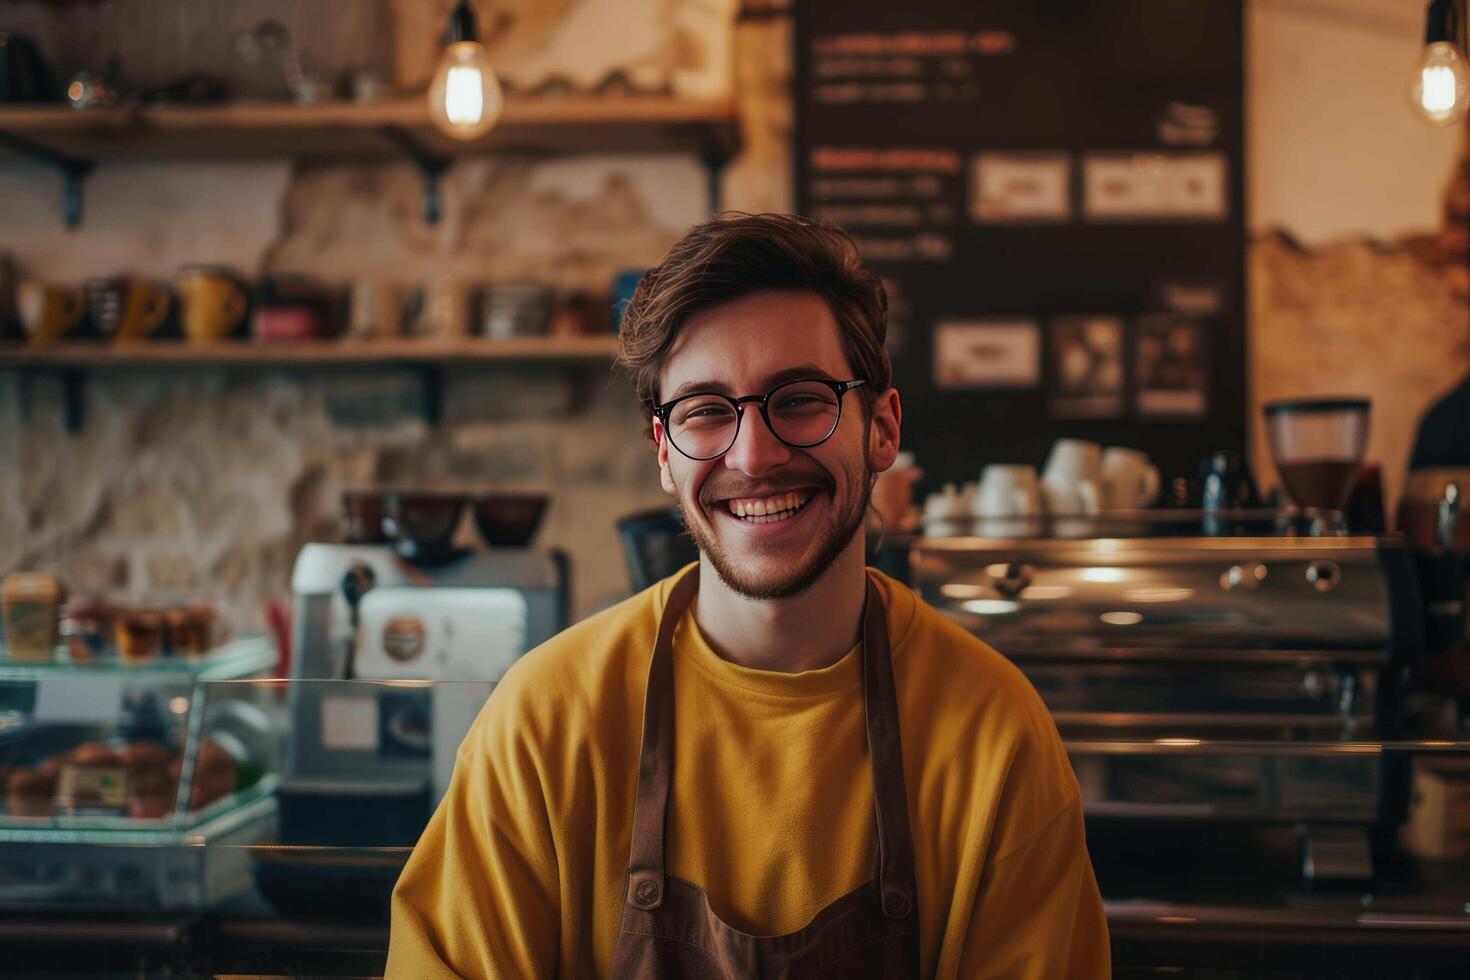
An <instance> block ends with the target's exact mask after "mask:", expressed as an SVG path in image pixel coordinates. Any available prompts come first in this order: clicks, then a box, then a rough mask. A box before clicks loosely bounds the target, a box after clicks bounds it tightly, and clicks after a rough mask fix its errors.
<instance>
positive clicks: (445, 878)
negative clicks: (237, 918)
mask: <svg viewBox="0 0 1470 980" xmlns="http://www.w3.org/2000/svg"><path fill="white" fill-rule="evenodd" d="M869 574H870V575H871V576H873V577H874V579H875V580H876V581H877V583H878V585H879V588H880V590H881V591H882V592H883V593H884V595H885V598H886V599H887V606H888V629H889V637H890V644H891V647H892V651H893V654H892V655H893V670H894V682H895V686H896V688H897V693H898V700H899V727H900V734H901V738H902V743H903V756H904V777H905V781H906V784H907V789H908V805H909V819H910V822H911V824H912V828H913V837H914V851H915V861H916V864H917V879H918V888H919V922H920V927H921V931H922V936H921V946H920V949H921V954H920V955H921V960H922V962H921V970H922V972H923V975H924V976H926V977H927V976H937V977H945V978H948V977H967V978H968V977H1018V978H1037V980H1040V978H1053V977H1069V978H1070V977H1106V976H1108V975H1109V960H1108V935H1107V924H1106V920H1105V919H1104V916H1103V909H1102V902H1101V900H1100V899H1099V897H1098V891H1097V883H1096V881H1095V879H1094V878H1093V874H1092V865H1091V863H1090V862H1089V860H1088V857H1087V848H1086V843H1085V840H1084V835H1083V824H1082V811H1081V804H1080V801H1079V796H1078V790H1077V782H1076V779H1075V778H1074V776H1073V774H1072V770H1071V767H1070V765H1069V764H1068V762H1067V756H1066V754H1065V751H1064V750H1063V748H1062V745H1061V741H1060V739H1059V738H1058V736H1057V732H1056V728H1055V726H1054V725H1053V724H1052V721H1051V717H1050V716H1049V715H1048V713H1047V711H1046V708H1045V706H1044V705H1043V704H1042V703H1041V700H1040V698H1039V697H1037V695H1036V693H1035V691H1034V690H1033V689H1032V688H1031V686H1030V684H1029V683H1028V682H1027V681H1026V679H1025V678H1024V677H1023V676H1022V675H1021V674H1020V672H1019V671H1018V670H1016V668H1015V667H1014V666H1012V665H1011V664H1010V663H1009V662H1008V661H1007V660H1006V659H1005V658H1004V657H1002V656H1000V655H999V654H997V653H996V652H995V651H994V650H992V649H990V648H989V647H987V646H986V645H985V644H983V643H981V642H980V641H979V640H977V639H975V638H974V637H973V636H971V635H970V634H968V633H966V632H965V631H964V630H962V629H961V628H960V627H958V626H956V625H954V624H953V623H951V622H949V621H948V620H946V619H944V618H943V617H942V616H940V614H939V613H937V612H936V611H935V610H934V609H933V608H932V607H930V606H928V605H927V604H925V603H924V602H923V601H922V600H920V599H919V598H918V597H917V596H916V595H915V594H914V593H913V592H912V591H911V590H909V589H908V588H906V587H905V586H903V585H901V584H899V583H897V582H895V581H893V580H892V579H890V578H888V577H886V576H884V575H882V574H881V573H879V572H877V571H875V570H871V569H870V570H869ZM672 581H673V579H665V580H664V581H662V582H660V583H658V584H656V585H654V586H653V587H652V588H650V589H648V590H646V591H644V592H642V593H640V594H638V595H636V596H634V597H632V598H631V599H628V600H627V601H625V602H623V603H621V604H619V605H617V606H615V607H613V608H611V609H609V610H606V611H605V612H602V613H599V614H598V615H596V616H593V617H591V618H590V619H587V620H584V621H583V622H581V623H579V624H577V625H576V626H573V627H571V628H570V629H568V630H566V631H564V632H563V633H561V634H560V635H558V636H556V637H555V638H553V639H551V640H549V641H548V642H546V643H545V644H543V645H542V646H540V647H538V648H537V649H535V650H533V651H531V652H530V653H528V654H526V656H525V657H523V658H522V659H521V660H519V661H518V662H517V663H516V665H515V666H514V667H512V668H511V670H510V671H509V672H508V673H507V674H506V675H505V678H504V679H503V680H502V681H501V683H500V684H499V685H498V686H497V687H496V689H495V691H494V692H493V693H492V694H491V696H490V699H489V700H488V702H487V703H486V705H485V708H484V710H483V711H482V712H481V713H480V716H479V718H478V719H477V720H476V722H475V724H474V726H473V727H472V728H471V729H470V732H469V734H468V735H467V736H466V737H465V740H464V743H463V744H462V745H461V746H460V749H459V757H458V762H457V764H456V767H455V770H454V776H453V778H452V780H451V782H450V787H449V791H448V793H447V794H446V795H445V797H444V800H443V802H441V803H440V805H439V808H438V810H437V811H436V812H435V813H434V816H433V818H432V819H431V820H430V822H429V825H428V826H427V827H426V828H425V830H424V833H423V836H422V837H421V838H420V840H419V842H418V846H417V847H416V848H415V849H414V852H413V855H412V856H411V857H410V859H409V861H408V865H407V866H406V867H405V868H404V870H403V874H402V876H401V877H400V878H399V880H398V885H397V887H396V888H395V890H394V893H393V925H392V938H391V941H390V945H389V950H388V976H389V977H403V978H415V980H419V978H430V977H451V976H456V975H457V976H463V977H515V978H520V977H558V976H559V977H603V976H606V975H607V971H608V969H609V965H610V963H611V961H612V951H613V944H614V942H615V940H616V937H617V929H618V921H619V918H620V916H621V910H622V904H621V903H622V896H623V887H624V881H625V877H624V875H625V871H626V868H627V863H628V846H629V840H630V837H631V825H632V818H633V796H634V790H635V784H636V777H637V770H638V751H639V739H640V734H641V730H642V722H643V695H644V687H645V684H646V681H647V676H648V662H649V656H650V653H651V650H652V644H653V639H654V634H655V632H656V629H657V624H658V617H659V615H660V613H661V612H662V610H663V606H664V602H665V599H666V598H667V595H668V591H669V587H670V585H671V583H672ZM674 650H675V654H676V656H675V663H674V705H675V708H674V715H675V719H676V733H675V742H674V782H673V788H672V791H671V797H670V801H669V814H668V824H669V825H668V869H669V873H670V874H673V875H677V876H678V877H680V878H684V879H687V880H689V881H692V882H694V883H695V884H697V885H699V886H700V887H702V888H703V889H704V890H705V891H706V892H707V893H708V895H709V899H710V903H711V905H712V906H713V908H714V910H715V912H716V913H717V914H718V915H719V916H720V917H721V918H722V919H724V920H725V921H726V922H727V923H729V924H730V925H732V926H735V927H736V928H738V929H741V930H743V931H745V932H749V933H754V934H757V935H775V934H780V933H785V932H790V931H793V930H796V929H798V928H800V927H801V926H803V925H805V924H806V923H807V922H808V921H809V920H810V919H811V918H812V917H813V916H814V915H815V914H816V913H817V912H818V911H819V910H820V909H821V908H823V907H824V906H825V905H827V904H828V903H830V902H832V901H833V900H835V899H836V898H838V897H840V896H841V895H843V894H845V893H846V892H848V891H850V890H851V889H853V888H855V887H856V886H857V885H859V884H861V883H862V882H863V881H865V880H867V879H868V878H871V877H872V875H873V868H874V853H875V851H874V849H875V847H876V842H875V840H874V837H875V831H874V825H873V799H872V775H871V773H870V771H869V768H868V752H867V742H866V736H865V732H864V722H863V702H862V690H863V687H862V673H861V661H860V659H859V656H860V654H859V648H858V647H856V646H855V647H854V648H853V649H852V650H851V651H849V652H848V653H847V654H846V655H845V656H844V657H843V658H842V659H841V660H839V661H838V662H837V663H835V664H833V665H832V666H830V667H826V668H824V669H821V670H813V671H807V672H805V673H799V674H786V673H778V672H771V671H762V670H754V669H750V668H746V667H741V666H739V665H736V664H733V663H730V662H729V661H726V660H724V659H722V658H720V657H719V656H718V655H717V654H716V653H715V652H714V651H713V650H712V649H711V648H710V647H709V645H708V644H707V643H706V642H705V640H704V638H703V637H702V636H701V635H700V632H699V629H698V626H697V625H696V624H695V622H694V619H693V617H692V616H691V615H686V616H685V617H684V619H683V621H682V622H681V624H680V625H679V628H678V629H677V631H676V632H675V636H674Z"/></svg>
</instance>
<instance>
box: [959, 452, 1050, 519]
mask: <svg viewBox="0 0 1470 980" xmlns="http://www.w3.org/2000/svg"><path fill="white" fill-rule="evenodd" d="M974 507H975V515H976V516H977V517H1035V516H1037V515H1038V514H1040V513H1041V488H1040V485H1039V483H1038V481H1037V479H1036V469H1035V468H1034V467H1031V466H1026V465H1024V464H1002V463H992V464H991V465H989V466H987V467H985V470H984V472H983V473H981V474H980V487H979V489H978V490H977V491H976V492H975V502H974Z"/></svg>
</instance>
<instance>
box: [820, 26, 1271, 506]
mask: <svg viewBox="0 0 1470 980" xmlns="http://www.w3.org/2000/svg"><path fill="white" fill-rule="evenodd" d="M1241 8H1242V4H1241V3H1240V2H1239V0H1190V2H1188V3H1181V2H1179V0H1055V2H1045V3H1043V2H1037V0H986V2H982V3H969V4H964V3H954V2H952V0H906V2H904V3H900V4H895V3H888V2H881V3H880V2H877V0H804V2H801V3H797V4H794V11H795V23H796V31H795V44H796V93H795V96H796V98H795V101H796V132H795V146H796V153H795V155H796V183H797V206H798V210H800V211H801V212H802V213H803V214H806V215H810V216H812V217H816V218H823V219H827V220H830V221H833V222H835V223H836V224H838V225H840V226H841V227H842V228H844V229H845V230H846V231H847V232H848V233H849V234H851V235H852V236H853V238H854V239H855V240H856V241H857V243H858V247H859V248H860V250H861V251H862V254H863V257H864V259H865V260H866V262H867V263H868V264H869V266H870V267H872V268H873V269H874V271H876V272H877V273H878V274H879V275H880V276H882V277H883V279H884V282H885V285H886V286H887V288H888V293H889V306H890V326H889V330H890V338H889V351H890V354H891V355H892V358H893V366H894V375H895V379H894V380H895V384H896V385H897V387H898V389H899V392H900V394H901V396H902V399H903V405H904V435H903V438H904V443H905V445H906V447H907V448H909V449H912V450H913V451H914V452H915V453H916V454H917V456H918V461H919V465H920V466H922V467H923V468H924V470H925V473H926V480H925V483H926V485H931V486H932V485H937V484H939V483H943V482H948V481H962V480H974V479H976V478H977V476H978V474H979V472H980V469H981V467H982V466H983V465H985V464H987V463H991V462H1030V463H1034V464H1038V465H1039V464H1040V463H1041V462H1042V461H1043V459H1044V457H1045V454H1046V451H1047V449H1048V447H1049V446H1050V444H1051V442H1052V441H1053V440H1054V439H1056V438H1058V437H1060V436H1072V437H1076V438H1084V439H1093V440H1096V441H1099V442H1102V443H1104V444H1105V445H1123V446H1133V447H1136V448H1138V449H1142V450H1144V451H1145V452H1147V453H1149V454H1150V455H1151V456H1153V457H1154V459H1155V461H1156V462H1157V463H1158V464H1159V466H1160V468H1161V469H1162V471H1163V473H1164V475H1165V477H1171V476H1178V475H1193V474H1194V472H1195V470H1196V467H1197V466H1198V464H1199V462H1200V460H1201V459H1202V458H1203V457H1204V456H1205V455H1206V454H1207V453H1208V452H1210V451H1212V450H1215V449H1231V450H1235V451H1237V452H1241V451H1243V450H1244V445H1245V432H1246V419H1245V405H1246V401H1245V384H1246V378H1245V323H1244V315H1245V227H1244V214H1243V206H1244V187H1245V175H1244V172H1243V171H1244V154H1243V122H1244V120H1243V116H1244V108H1243V95H1242V92H1243V23H1242V12H1241Z"/></svg>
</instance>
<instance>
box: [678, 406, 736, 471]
mask: <svg viewBox="0 0 1470 980" xmlns="http://www.w3.org/2000/svg"><path fill="white" fill-rule="evenodd" d="M668 425H669V438H670V439H672V440H673V442H674V446H675V448H677V449H678V450H679V452H681V453H683V454H684V455H686V456H692V457H694V458H696V459H707V458H709V457H711V456H718V455H719V454H720V453H722V452H724V451H725V450H726V449H729V448H730V444H731V443H733V442H734V441H735V430H736V429H737V428H738V427H739V425H740V417H739V415H737V414H736V412H735V406H734V405H731V404H730V403H729V402H728V401H726V400H725V399H723V398H721V397H720V396H718V395H690V396H689V397H688V398H681V399H679V400H678V401H677V402H675V403H674V406H673V407H672V408H670V409H669V423H668Z"/></svg>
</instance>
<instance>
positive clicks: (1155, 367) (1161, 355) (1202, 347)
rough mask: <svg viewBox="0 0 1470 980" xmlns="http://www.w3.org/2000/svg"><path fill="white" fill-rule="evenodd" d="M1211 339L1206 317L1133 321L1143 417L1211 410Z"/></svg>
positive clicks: (1190, 415)
mask: <svg viewBox="0 0 1470 980" xmlns="http://www.w3.org/2000/svg"><path fill="white" fill-rule="evenodd" d="M1209 340H1210V337H1209V332H1208V331H1207V330H1206V325H1205V321H1204V320H1200V319H1196V318H1194V317H1187V316H1177V315H1174V314H1168V313H1158V314H1151V315H1149V316H1141V317H1138V318H1137V319H1136V320H1134V322H1133V356H1134V372H1133V376H1134V378H1135V395H1134V408H1135V409H1136V411H1137V413H1138V415H1139V416H1141V417H1143V418H1157V419H1184V420H1195V419H1202V418H1204V417H1205V416H1206V415H1208V414H1209V409H1210V399H1209V378H1210V343H1209Z"/></svg>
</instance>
